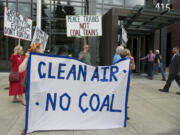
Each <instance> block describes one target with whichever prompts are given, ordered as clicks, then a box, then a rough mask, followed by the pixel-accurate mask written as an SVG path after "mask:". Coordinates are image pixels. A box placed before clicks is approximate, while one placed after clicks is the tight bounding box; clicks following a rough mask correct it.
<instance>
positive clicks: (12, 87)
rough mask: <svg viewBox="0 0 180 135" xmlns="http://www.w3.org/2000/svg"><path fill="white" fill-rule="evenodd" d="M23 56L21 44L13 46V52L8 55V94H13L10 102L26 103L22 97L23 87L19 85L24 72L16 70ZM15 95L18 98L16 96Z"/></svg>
mask: <svg viewBox="0 0 180 135" xmlns="http://www.w3.org/2000/svg"><path fill="white" fill-rule="evenodd" d="M24 58H25V56H24V55H23V48H22V46H20V45H18V46H16V47H15V48H14V53H13V54H12V55H11V57H10V61H11V72H10V74H9V96H14V97H13V100H12V102H13V103H16V102H21V103H22V104H23V105H26V102H25V99H24V98H23V96H22V95H23V94H24V88H23V87H22V86H21V82H22V80H23V78H24V76H25V72H21V73H19V72H18V68H19V65H20V64H21V63H22V62H23V60H24ZM17 96H18V97H19V98H17Z"/></svg>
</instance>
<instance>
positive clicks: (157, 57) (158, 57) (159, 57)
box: [155, 54, 161, 63]
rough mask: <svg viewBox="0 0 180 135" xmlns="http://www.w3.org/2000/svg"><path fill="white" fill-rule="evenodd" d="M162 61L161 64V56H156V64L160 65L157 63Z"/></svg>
mask: <svg viewBox="0 0 180 135" xmlns="http://www.w3.org/2000/svg"><path fill="white" fill-rule="evenodd" d="M158 59H159V60H160V62H161V56H160V55H159V54H156V56H155V63H158V62H157V60H158Z"/></svg>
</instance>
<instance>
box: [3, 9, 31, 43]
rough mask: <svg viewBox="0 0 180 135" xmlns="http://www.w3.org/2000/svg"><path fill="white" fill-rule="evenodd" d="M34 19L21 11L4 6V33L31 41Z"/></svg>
mask: <svg viewBox="0 0 180 135" xmlns="http://www.w3.org/2000/svg"><path fill="white" fill-rule="evenodd" d="M31 32H32V20H31V19H29V18H27V17H24V16H23V15H21V14H20V13H19V12H17V11H14V10H11V9H10V8H7V7H5V8H4V35H5V36H10V37H14V38H19V39H24V40H29V41H31Z"/></svg>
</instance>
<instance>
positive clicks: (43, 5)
mask: <svg viewBox="0 0 180 135" xmlns="http://www.w3.org/2000/svg"><path fill="white" fill-rule="evenodd" d="M46 9H47V6H46V5H45V2H44V0H42V18H47V17H48V15H47V14H46V12H45V10H46ZM46 26H49V22H48V21H47V20H46V19H43V20H42V22H41V29H42V30H45V29H46Z"/></svg>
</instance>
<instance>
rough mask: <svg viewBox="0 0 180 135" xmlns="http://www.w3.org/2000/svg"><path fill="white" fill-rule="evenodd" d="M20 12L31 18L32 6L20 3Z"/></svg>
mask: <svg viewBox="0 0 180 135" xmlns="http://www.w3.org/2000/svg"><path fill="white" fill-rule="evenodd" d="M18 11H19V13H21V14H22V15H24V16H27V17H31V5H30V4H22V3H18Z"/></svg>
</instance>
